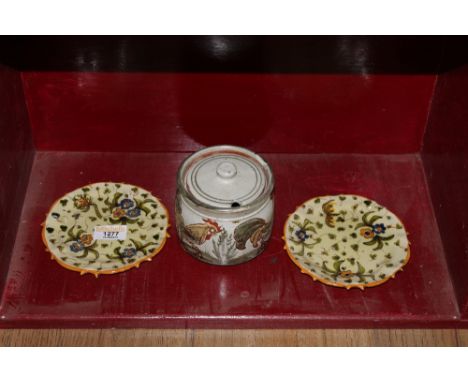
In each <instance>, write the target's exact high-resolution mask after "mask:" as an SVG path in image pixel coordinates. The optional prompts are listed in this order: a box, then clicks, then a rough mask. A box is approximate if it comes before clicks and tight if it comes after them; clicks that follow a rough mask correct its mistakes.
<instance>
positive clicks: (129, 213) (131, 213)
mask: <svg viewBox="0 0 468 382" xmlns="http://www.w3.org/2000/svg"><path fill="white" fill-rule="evenodd" d="M140 214H141V210H140V209H139V208H133V209H131V210H128V211H127V213H126V215H127V216H128V217H129V218H137V217H138V216H140Z"/></svg>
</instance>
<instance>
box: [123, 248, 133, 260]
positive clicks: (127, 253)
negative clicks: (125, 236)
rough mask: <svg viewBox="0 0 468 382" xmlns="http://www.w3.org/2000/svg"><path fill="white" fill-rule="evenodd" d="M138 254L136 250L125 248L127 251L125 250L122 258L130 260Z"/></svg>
mask: <svg viewBox="0 0 468 382" xmlns="http://www.w3.org/2000/svg"><path fill="white" fill-rule="evenodd" d="M136 253H137V251H136V249H135V248H125V249H124V250H123V252H122V253H121V256H122V257H123V258H128V259H129V258H131V257H133V256H135V255H136Z"/></svg>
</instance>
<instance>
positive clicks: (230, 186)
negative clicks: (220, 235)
mask: <svg viewBox="0 0 468 382" xmlns="http://www.w3.org/2000/svg"><path fill="white" fill-rule="evenodd" d="M178 187H179V190H180V191H181V192H182V193H183V194H184V195H185V196H186V197H187V198H188V199H189V200H190V201H191V202H193V203H194V204H195V205H196V206H200V207H205V208H208V209H211V210H213V209H214V210H217V211H226V212H237V211H245V210H248V209H251V208H254V207H256V206H257V205H260V204H262V203H263V202H264V201H265V200H266V199H267V198H269V197H270V195H271V193H272V191H273V187H274V180H273V174H272V171H271V168H270V166H269V165H268V163H267V162H266V161H265V160H264V159H263V158H262V157H260V156H259V155H257V154H255V153H254V152H252V151H250V150H247V149H244V148H242V147H236V146H228V145H223V146H212V147H208V148H206V149H203V150H200V151H197V152H196V153H194V154H192V155H191V156H189V157H188V158H187V159H185V161H184V162H183V163H182V165H181V166H180V169H179V173H178Z"/></svg>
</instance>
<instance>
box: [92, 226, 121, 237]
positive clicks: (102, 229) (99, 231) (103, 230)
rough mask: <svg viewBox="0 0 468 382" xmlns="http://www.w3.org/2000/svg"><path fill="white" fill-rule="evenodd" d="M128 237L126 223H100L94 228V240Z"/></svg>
mask: <svg viewBox="0 0 468 382" xmlns="http://www.w3.org/2000/svg"><path fill="white" fill-rule="evenodd" d="M126 238H127V226H126V225H98V226H96V227H94V230H93V239H94V240H125V239H126Z"/></svg>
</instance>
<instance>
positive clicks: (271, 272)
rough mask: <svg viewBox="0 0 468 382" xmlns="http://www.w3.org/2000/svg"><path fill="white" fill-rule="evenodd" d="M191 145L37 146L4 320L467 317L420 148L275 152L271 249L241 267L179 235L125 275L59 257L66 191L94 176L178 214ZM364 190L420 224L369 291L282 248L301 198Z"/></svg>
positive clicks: (62, 323)
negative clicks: (180, 180)
mask: <svg viewBox="0 0 468 382" xmlns="http://www.w3.org/2000/svg"><path fill="white" fill-rule="evenodd" d="M186 155H187V154H184V153H151V154H149V153H148V154H145V153H130V152H125V153H92V152H47V151H38V152H36V155H35V159H34V164H33V168H32V172H31V177H30V180H29V185H28V189H27V193H26V199H25V202H24V205H23V210H22V213H21V218H20V223H19V227H18V233H17V237H16V242H15V246H14V249H13V251H12V255H11V262H10V267H9V271H8V275H7V279H6V283H5V289H4V292H3V296H2V299H1V305H0V318H1V320H0V325H1V326H4V327H8V326H15V327H18V326H24V327H51V326H53V327H212V328H220V327H231V328H236V327H239V328H242V327H265V328H267V327H268V328H271V327H396V326H400V327H401V326H403V327H422V326H425V327H436V326H453V325H456V324H460V322H461V321H460V315H459V312H458V307H457V304H456V300H455V295H454V291H453V288H452V283H451V278H450V276H449V274H448V271H447V266H446V260H445V255H444V250H443V246H442V243H441V238H440V235H439V230H438V227H437V222H436V219H435V216H434V212H433V208H432V205H431V201H430V197H429V191H428V188H427V184H426V179H425V174H424V169H423V166H422V163H421V160H420V156H419V154H404V155H357V154H317V155H310V154H266V155H265V157H266V159H267V160H268V161H269V162H270V163H271V165H272V167H273V170H274V171H275V175H276V179H277V187H276V220H275V226H274V232H273V236H272V239H271V242H270V244H269V246H268V247H267V249H266V251H265V252H264V253H263V254H262V255H260V256H259V257H257V258H256V259H254V260H252V261H250V262H248V263H245V264H242V265H238V266H232V267H219V266H212V265H207V264H205V263H202V262H199V261H197V260H195V259H194V258H192V257H191V256H189V255H186V254H185V253H184V252H183V250H182V249H181V247H180V246H179V243H178V239H177V236H176V232H175V227H172V228H171V229H170V234H171V236H172V238H171V239H169V240H168V243H167V244H166V246H165V248H164V249H163V251H162V252H161V253H160V254H158V255H157V256H156V257H155V258H154V259H153V261H151V262H148V263H145V264H143V265H142V266H141V267H140V268H139V269H135V270H131V271H128V272H124V273H121V274H117V275H111V276H101V277H99V278H98V279H95V278H94V277H93V276H91V275H84V276H80V275H79V274H78V273H75V272H71V271H68V270H66V269H64V268H62V267H60V266H59V265H58V264H57V263H56V262H54V261H51V260H50V258H49V256H48V254H47V253H46V252H45V250H44V247H43V244H42V242H41V238H40V230H41V227H40V224H41V222H42V221H43V220H44V218H45V214H46V212H47V210H48V208H49V207H50V205H51V204H52V203H53V201H54V200H56V199H57V198H58V197H60V196H61V195H62V194H65V193H66V192H68V191H70V190H73V189H75V188H77V187H80V186H82V185H85V184H87V183H92V182H97V181H122V182H127V183H133V184H136V185H139V186H142V187H144V188H146V189H148V190H151V191H152V192H153V193H154V194H155V195H157V196H158V197H160V198H161V200H162V201H163V202H164V203H165V204H166V206H167V207H168V208H169V210H170V212H171V216H173V201H174V195H175V176H176V171H177V168H178V166H179V164H180V162H181V160H182V159H183V158H184V157H185V156H186ZM336 193H354V194H360V195H365V196H367V197H369V198H372V199H374V200H376V201H378V202H379V203H381V204H383V205H385V206H386V207H388V208H389V209H390V210H392V211H393V212H395V213H396V214H397V215H398V216H399V217H400V218H401V219H402V221H403V222H404V223H405V226H406V228H407V230H408V231H409V233H410V240H411V244H412V245H411V254H412V256H411V260H410V262H409V264H408V265H407V266H406V267H405V269H404V271H403V272H400V273H399V274H398V275H397V277H396V278H395V279H394V280H390V281H389V282H387V283H385V284H383V285H381V286H378V287H376V288H370V289H367V290H365V291H360V290H350V291H347V290H344V289H339V288H334V287H329V286H324V285H322V284H320V283H318V282H314V281H312V279H311V278H310V277H308V276H306V275H303V274H301V273H300V271H299V269H298V268H297V267H296V266H295V265H294V264H293V263H292V262H291V261H290V260H289V258H288V256H287V254H286V253H285V252H284V250H283V242H282V239H281V236H282V226H283V222H284V220H285V219H286V217H287V214H288V213H290V212H292V211H293V210H294V209H295V208H296V206H297V204H298V203H300V202H301V201H305V200H306V199H309V198H311V197H313V196H317V195H324V194H336Z"/></svg>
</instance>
